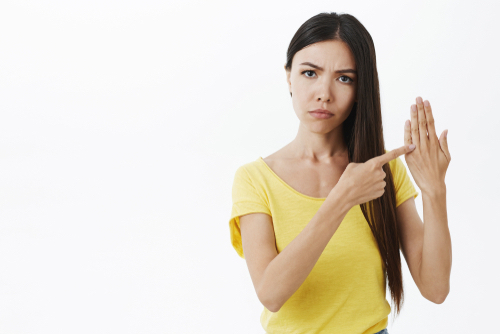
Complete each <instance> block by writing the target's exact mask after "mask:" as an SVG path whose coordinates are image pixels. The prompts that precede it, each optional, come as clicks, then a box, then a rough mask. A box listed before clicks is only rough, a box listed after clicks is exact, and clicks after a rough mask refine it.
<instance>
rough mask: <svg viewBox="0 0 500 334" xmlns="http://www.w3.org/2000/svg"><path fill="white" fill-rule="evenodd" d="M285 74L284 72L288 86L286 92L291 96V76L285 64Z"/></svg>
mask: <svg viewBox="0 0 500 334" xmlns="http://www.w3.org/2000/svg"><path fill="white" fill-rule="evenodd" d="M285 72H286V82H287V84H288V91H289V92H290V94H291V93H292V82H291V81H290V76H291V74H292V72H291V71H289V70H287V69H286V64H285Z"/></svg>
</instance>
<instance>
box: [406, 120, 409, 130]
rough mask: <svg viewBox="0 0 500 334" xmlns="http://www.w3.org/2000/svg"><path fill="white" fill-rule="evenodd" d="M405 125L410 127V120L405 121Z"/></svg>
mask: <svg viewBox="0 0 500 334" xmlns="http://www.w3.org/2000/svg"><path fill="white" fill-rule="evenodd" d="M405 127H407V128H409V127H410V121H409V120H406V122H405Z"/></svg>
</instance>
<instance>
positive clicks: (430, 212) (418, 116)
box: [405, 97, 452, 300]
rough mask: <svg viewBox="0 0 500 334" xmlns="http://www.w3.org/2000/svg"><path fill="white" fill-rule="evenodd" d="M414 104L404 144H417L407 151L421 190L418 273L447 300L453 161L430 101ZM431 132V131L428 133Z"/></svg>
mask: <svg viewBox="0 0 500 334" xmlns="http://www.w3.org/2000/svg"><path fill="white" fill-rule="evenodd" d="M416 101H417V104H416V105H415V104H414V105H412V106H411V112H410V114H411V122H409V121H407V122H406V124H405V144H406V145H409V144H414V145H415V146H416V147H415V149H414V150H413V151H411V152H409V153H406V154H405V161H406V164H407V165H408V168H409V169H410V172H411V174H412V176H413V179H414V180H415V182H416V183H417V185H418V187H419V188H420V190H421V191H422V202H423V211H424V237H423V246H422V259H421V263H420V272H419V276H420V279H421V281H422V284H424V285H425V286H427V287H428V288H431V289H433V290H434V291H432V294H433V295H435V296H441V300H444V299H445V298H446V296H447V295H448V293H449V290H450V274H451V258H452V251H451V236H450V230H449V228H448V215H447V211H446V184H445V180H444V179H445V174H446V170H447V169H448V166H449V164H450V161H451V156H450V152H449V150H448V140H447V137H446V136H447V134H448V130H445V131H443V132H442V133H441V136H440V137H439V139H438V137H437V135H436V129H435V127H434V117H433V115H432V110H431V106H430V104H429V101H427V100H426V101H425V102H424V103H422V98H421V97H417V99H416ZM427 133H428V135H427Z"/></svg>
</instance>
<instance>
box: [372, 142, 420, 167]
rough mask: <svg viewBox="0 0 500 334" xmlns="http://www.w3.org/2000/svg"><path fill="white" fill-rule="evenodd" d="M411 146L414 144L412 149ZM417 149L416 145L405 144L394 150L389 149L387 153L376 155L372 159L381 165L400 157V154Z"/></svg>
mask: <svg viewBox="0 0 500 334" xmlns="http://www.w3.org/2000/svg"><path fill="white" fill-rule="evenodd" d="M410 146H413V148H411V149H410ZM414 149H415V145H405V146H401V147H399V148H396V149H394V150H392V151H389V152H387V153H385V154H382V155H381V156H378V157H375V158H373V159H372V160H374V161H375V162H376V163H377V164H378V165H379V166H380V167H382V166H383V165H385V164H386V163H388V162H389V161H392V160H394V159H396V158H398V157H399V156H400V155H403V154H406V153H409V152H411V151H413V150H414Z"/></svg>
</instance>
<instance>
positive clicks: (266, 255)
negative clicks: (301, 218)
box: [240, 187, 352, 312]
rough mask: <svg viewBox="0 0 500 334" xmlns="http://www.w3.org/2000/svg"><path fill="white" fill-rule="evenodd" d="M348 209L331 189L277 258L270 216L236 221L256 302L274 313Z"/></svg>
mask: <svg viewBox="0 0 500 334" xmlns="http://www.w3.org/2000/svg"><path fill="white" fill-rule="evenodd" d="M351 207H352V205H351V204H350V202H348V200H347V197H346V196H345V193H344V191H343V188H341V187H339V188H337V187H335V188H333V189H332V191H331V192H330V194H329V195H328V197H327V198H326V200H325V202H324V203H323V204H322V205H321V207H320V208H319V210H318V211H317V212H316V214H315V215H314V217H313V218H312V219H311V221H310V222H309V223H308V224H307V225H306V227H305V228H304V229H303V230H302V231H301V232H300V233H299V234H298V235H297V237H295V239H293V240H292V241H291V242H290V243H289V244H288V245H287V246H286V247H285V248H284V249H283V251H282V252H281V253H279V254H278V253H277V250H276V240H275V237H274V230H273V225H272V218H271V216H269V215H267V214H264V213H252V214H248V215H245V216H241V217H240V228H241V236H242V244H243V252H244V254H245V259H246V262H247V265H248V269H249V271H250V276H251V278H252V281H253V284H254V287H255V290H256V292H257V296H258V298H259V300H260V301H261V303H262V304H263V305H264V306H265V307H266V308H267V309H268V310H269V311H271V312H278V310H279V309H280V308H281V307H282V306H283V304H285V302H286V301H287V300H288V299H289V298H290V297H291V296H292V295H293V294H294V293H295V291H297V289H298V288H299V287H300V286H301V285H302V283H303V282H304V281H305V280H306V278H307V276H309V273H310V272H311V270H312V269H313V268H314V265H315V264H316V262H317V261H318V259H319V257H320V256H321V254H322V253H323V250H324V249H325V247H326V245H327V244H328V242H329V241H330V239H331V238H332V236H333V234H334V233H335V231H337V228H338V227H339V226H340V223H341V222H342V220H343V219H344V217H345V215H346V214H347V213H348V212H349V210H350V209H351Z"/></svg>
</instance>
